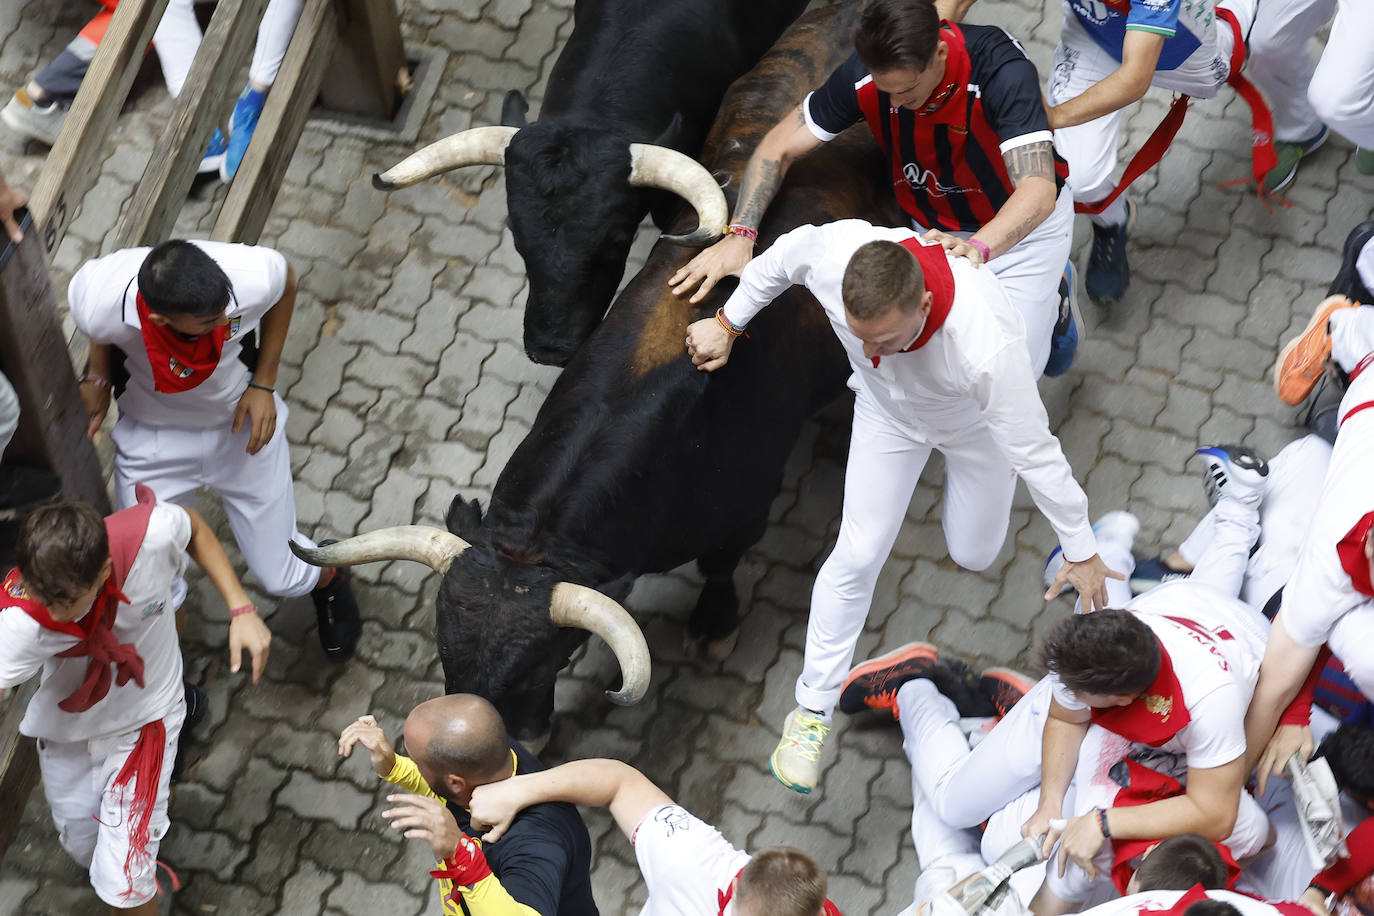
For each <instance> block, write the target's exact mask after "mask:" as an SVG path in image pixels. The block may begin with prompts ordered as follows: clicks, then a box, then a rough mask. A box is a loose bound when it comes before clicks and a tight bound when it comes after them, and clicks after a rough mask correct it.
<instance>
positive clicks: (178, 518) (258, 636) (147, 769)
mask: <svg viewBox="0 0 1374 916" xmlns="http://www.w3.org/2000/svg"><path fill="white" fill-rule="evenodd" d="M188 553H189V554H190V555H191V557H192V558H193V559H195V560H196V562H197V563H198V564H200V566H201V567H202V568H204V570H205V572H206V574H207V575H208V577H209V578H210V580H211V581H212V582H213V583H214V584H215V586H216V588H217V589H218V590H219V592H220V594H221V595H222V596H223V597H224V600H225V602H226V604H228V606H229V607H230V608H231V609H232V610H231V611H230V621H231V622H230V625H229V644H230V664H231V667H232V668H233V670H235V671H237V670H238V667H239V664H240V661H241V659H242V651H243V649H245V648H246V649H248V651H249V653H250V655H251V657H252V668H253V680H254V682H256V681H257V679H258V677H259V676H260V675H261V673H262V668H263V666H264V665H265V664H266V661H267V648H268V644H269V642H270V635H269V634H268V632H267V628H266V626H265V625H264V624H263V623H262V621H261V620H260V619H259V618H258V616H257V613H256V612H255V611H254V608H253V605H252V604H251V603H250V602H249V600H248V596H247V595H246V594H244V592H243V587H242V586H241V585H240V584H239V581H238V579H237V578H236V577H235V575H234V570H233V567H232V566H231V565H230V564H229V558H228V557H227V556H225V554H224V550H223V548H222V547H220V545H219V541H217V540H216V539H215V535H214V532H213V531H211V530H210V527H209V525H207V524H206V523H205V521H204V520H203V519H201V518H200V516H199V515H197V514H196V513H195V512H194V511H193V510H189V509H187V510H183V509H181V508H180V507H177V506H174V505H171V504H168V503H158V502H156V500H155V499H154V497H153V494H152V492H151V491H150V490H148V489H147V488H144V487H139V489H138V498H137V502H136V503H135V504H134V505H133V506H131V507H130V508H128V509H125V510H123V511H121V512H117V513H115V514H114V515H112V516H110V517H108V518H106V519H104V520H103V521H102V519H101V518H100V515H99V514H98V513H97V512H96V511H95V510H94V509H92V508H91V507H89V506H87V505H84V504H81V503H59V504H55V505H47V506H41V507H39V508H38V509H36V510H34V512H33V513H32V514H31V515H30V516H29V517H28V518H27V519H26V520H25V522H24V526H23V527H22V529H21V530H20V534H19V539H18V542H17V544H16V547H15V554H16V557H17V560H18V566H17V568H16V569H14V570H12V571H11V572H10V573H9V575H8V576H6V577H5V580H4V583H3V586H0V688H8V687H13V686H16V685H18V684H22V683H24V682H25V681H27V680H28V679H29V678H31V677H32V676H33V675H35V674H37V673H39V672H40V671H41V672H42V681H41V682H40V684H39V687H38V690H37V692H36V693H35V694H34V695H33V698H32V699H31V700H30V701H29V705H28V708H27V709H26V710H25V713H24V719H23V721H22V722H20V724H19V731H20V732H21V733H23V734H25V735H29V736H31V737H34V738H37V739H38V761H39V766H40V768H41V771H42V776H43V790H44V794H45V795H46V796H47V800H48V805H49V807H50V808H51V809H52V816H53V821H54V823H55V825H56V827H57V832H58V836H59V838H60V840H61V842H62V846H63V848H64V849H66V850H67V852H68V853H69V854H71V856H72V858H74V859H75V860H76V861H77V862H79V863H81V865H82V866H84V867H85V868H87V869H88V870H89V871H90V878H91V885H92V887H93V888H94V889H95V891H96V893H97V894H98V895H99V896H100V898H101V899H102V900H103V901H105V903H107V904H109V906H110V910H111V912H113V913H139V914H148V916H154V914H156V913H157V901H156V899H155V896H156V893H157V883H156V877H155V872H156V859H157V849H158V844H159V842H160V841H161V839H162V837H163V836H164V835H165V834H166V832H167V827H168V819H167V798H168V789H169V785H170V781H171V775H172V765H173V763H174V761H175V758H176V746H177V738H178V736H179V734H180V732H181V727H182V722H183V720H184V718H185V715H186V702H185V698H184V693H183V689H182V682H181V670H182V668H181V652H180V651H179V649H178V648H177V631H176V622H175V611H176V608H177V606H178V604H179V603H180V599H181V597H182V596H184V594H185V592H184V590H183V589H181V588H179V587H180V586H181V585H182V579H181V575H182V572H183V571H184V569H185V566H186V556H187V554H188ZM178 592H180V593H178Z"/></svg>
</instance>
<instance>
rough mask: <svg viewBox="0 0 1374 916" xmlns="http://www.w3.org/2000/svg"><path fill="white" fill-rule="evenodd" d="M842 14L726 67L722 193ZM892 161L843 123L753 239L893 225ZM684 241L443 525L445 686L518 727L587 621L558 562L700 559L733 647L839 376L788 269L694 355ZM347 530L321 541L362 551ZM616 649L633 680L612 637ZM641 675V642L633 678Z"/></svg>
mask: <svg viewBox="0 0 1374 916" xmlns="http://www.w3.org/2000/svg"><path fill="white" fill-rule="evenodd" d="M853 18H854V10H853V9H852V8H850V7H843V8H841V7H828V8H825V9H822V10H818V11H816V12H814V13H811V14H808V15H807V16H805V17H803V18H802V19H801V20H799V21H798V22H797V23H796V24H795V25H794V26H793V27H792V28H791V29H790V30H789V32H788V33H787V34H786V35H785V36H784V37H783V38H782V39H781V40H780V41H779V43H778V44H777V46H776V47H775V48H774V49H773V50H772V51H771V52H770V53H769V54H768V56H766V57H765V58H764V59H763V60H762V61H761V62H760V63H759V65H758V66H757V67H755V69H754V70H752V71H751V72H750V73H749V74H748V75H746V76H745V77H743V78H742V79H740V80H739V81H738V82H737V83H736V84H735V85H734V87H732V89H731V90H730V92H729V94H728V95H727V96H726V99H725V102H724V104H723V106H722V110H721V113H720V115H719V117H718V118H717V120H716V123H715V126H714V127H713V129H712V132H711V135H710V136H709V138H708V140H707V143H706V148H705V152H704V154H703V157H702V158H703V161H704V163H705V164H706V165H707V167H708V168H711V169H712V170H713V171H717V172H718V173H725V174H728V175H729V176H730V181H729V184H728V186H727V193H728V194H729V196H731V197H732V198H733V196H734V192H735V189H736V187H737V183H738V179H739V176H740V174H741V173H742V172H743V169H744V165H745V163H746V161H747V159H748V156H749V154H750V152H751V151H752V150H753V149H754V147H755V146H756V145H757V143H758V142H759V140H760V139H761V138H762V136H763V134H764V133H765V132H766V131H767V130H768V129H769V128H770V127H771V126H772V125H773V124H774V123H776V121H777V120H779V119H780V118H781V117H782V116H783V115H784V114H785V113H786V112H787V111H788V110H789V109H790V108H791V107H792V106H794V105H796V104H797V103H798V102H799V101H800V100H801V99H802V98H803V96H804V95H805V94H806V92H807V91H808V90H809V89H811V88H812V87H814V86H816V85H818V84H819V83H820V82H821V81H822V80H823V79H824V78H825V77H826V76H827V75H828V74H829V72H830V71H831V70H832V69H833V68H834V67H835V66H837V65H838V64H839V63H840V62H842V61H843V60H844V58H845V56H846V55H847V54H848V53H850V49H851V45H850V43H849V36H850V35H851V34H852V20H853ZM886 175H887V169H886V167H885V164H884V162H883V160H882V158H881V155H880V154H879V152H878V150H877V147H876V146H875V145H874V144H873V142H872V140H871V139H870V138H869V137H868V136H867V135H866V134H861V133H859V132H858V131H857V130H856V131H849V132H847V133H846V134H845V135H844V136H843V137H841V138H840V139H838V140H836V141H835V142H832V143H830V144H827V145H826V146H825V147H824V148H822V149H821V150H819V151H817V152H816V153H815V154H813V155H810V156H807V157H806V158H804V159H803V160H801V161H800V162H798V163H797V164H796V165H795V166H794V167H793V168H792V169H791V171H790V172H789V173H788V177H787V181H786V183H785V185H784V187H783V188H782V189H781V193H780V194H779V195H778V197H777V199H776V200H775V201H774V203H773V205H772V206H771V207H770V209H769V211H768V215H767V218H766V219H765V220H764V221H763V225H762V227H761V239H760V242H761V245H765V246H766V245H767V244H768V243H769V242H771V241H772V240H773V239H776V238H777V237H778V236H779V235H780V234H782V233H783V232H786V231H787V230H789V229H792V228H794V227H796V226H799V225H803V224H806V223H822V222H827V221H831V220H835V219H842V218H846V217H861V218H865V219H868V220H870V221H872V222H875V223H883V224H887V225H899V224H900V223H901V222H902V215H901V213H900V211H899V210H898V209H897V207H896V204H895V202H894V199H893V196H892V193H891V191H890V189H889V188H888V186H887V181H886ZM691 219H692V216H691V215H690V213H686V214H683V215H682V217H681V220H680V221H681V222H688V223H690V221H691ZM692 253H693V252H692V250H690V249H688V248H686V247H684V246H682V245H680V244H675V243H672V242H668V241H660V242H659V243H658V244H657V245H656V246H655V247H654V249H653V250H652V251H651V252H650V255H649V259H648V262H647V263H646V264H645V266H644V268H643V270H641V271H640V272H639V274H638V275H637V276H636V277H635V278H634V279H633V280H632V281H631V282H630V284H629V285H628V286H627V287H626V289H625V290H624V291H623V292H622V293H621V294H620V296H619V297H617V299H616V301H615V303H614V304H613V306H612V307H611V310H610V312H609V313H608V314H607V316H606V318H605V320H604V321H603V322H602V323H601V324H600V325H599V326H598V327H597V329H596V331H595V332H594V333H593V334H592V336H591V337H590V338H589V339H588V340H587V342H586V344H585V345H584V346H583V347H582V348H581V349H580V350H579V351H578V353H577V355H576V356H575V357H574V358H573V360H572V361H571V362H570V363H569V364H568V367H567V368H566V369H565V370H564V372H563V374H562V375H561V377H560V378H559V379H558V381H557V382H556V383H555V385H554V388H553V390H552V391H551V392H550V394H549V397H548V399H547V400H546V401H545V402H544V404H543V406H542V407H541V408H540V410H539V413H538V416H537V417H536V418H535V421H534V425H533V427H532V428H531V430H530V432H529V434H528V435H527V436H526V437H525V439H524V441H523V442H521V444H520V445H519V446H518V447H517V449H516V450H515V453H514V454H513V455H512V456H511V458H510V461H509V463H508V464H507V465H506V467H505V469H504V470H503V472H502V473H501V476H500V478H499V479H498V481H497V483H496V487H495V489H494V491H493V493H492V500H491V506H490V508H489V510H488V512H487V514H486V516H485V518H482V517H481V513H480V509H479V508H478V506H477V505H476V503H475V502H471V503H464V502H463V501H462V500H461V499H455V500H454V503H453V506H452V508H451V509H450V511H449V518H448V526H449V528H450V530H451V531H452V532H453V533H455V534H457V535H459V536H460V537H462V538H463V539H465V540H466V541H467V542H469V543H470V545H471V546H470V547H469V548H468V549H467V550H465V551H464V552H463V553H462V554H461V555H459V556H458V557H457V559H455V560H454V561H453V563H452V565H451V566H449V567H447V571H446V573H445V575H444V579H443V582H442V585H441V587H440V590H439V596H438V612H437V637H438V644H439V655H440V658H441V660H442V662H443V667H444V674H445V681H446V688H447V689H448V691H450V692H468V693H476V694H479V695H482V696H485V697H487V698H489V699H490V700H491V701H492V702H493V703H495V705H496V706H497V708H498V709H499V710H500V711H501V713H502V715H503V716H504V717H505V719H506V722H507V724H508V726H509V727H510V729H511V730H512V732H513V733H514V734H515V735H517V736H518V737H520V738H522V739H531V738H534V737H537V736H541V735H544V734H546V733H547V730H548V728H549V718H550V714H551V712H552V709H553V690H554V681H555V678H556V676H557V674H558V671H559V670H560V669H561V668H563V667H564V666H565V665H566V664H567V662H568V659H569V656H570V655H571V654H572V652H573V651H574V650H575V649H576V648H577V647H578V646H579V645H581V643H582V642H584V641H585V640H586V639H587V636H588V633H587V631H586V630H585V629H572V628H568V627H559V626H557V625H555V623H554V622H553V621H552V620H551V618H550V604H551V599H552V596H553V594H554V590H555V588H556V587H560V586H559V585H558V583H560V582H563V583H574V584H576V585H580V586H589V587H591V588H593V589H596V590H598V591H600V592H601V593H603V594H604V595H607V596H609V597H610V598H612V599H614V600H615V601H617V602H618V601H620V600H623V598H624V597H625V596H626V594H628V592H629V590H630V587H631V585H632V584H633V582H634V580H635V578H636V577H637V576H639V575H641V574H644V573H652V572H661V571H665V570H668V569H672V568H674V567H676V566H678V565H680V564H682V563H685V562H687V561H689V560H692V559H696V560H697V561H698V564H699V567H700V569H701V571H702V573H703V575H704V576H705V578H706V585H705V587H704V589H703V591H702V593H701V596H700V598H699V600H698V602H697V605H696V608H695V609H694V610H693V612H692V615H691V619H690V621H689V623H688V642H689V645H692V644H695V645H696V646H698V647H701V646H703V645H705V646H706V648H707V649H708V650H714V651H713V653H712V654H719V653H720V652H721V651H728V648H729V647H730V646H732V645H733V638H734V635H735V633H736V630H737V626H738V608H739V605H738V599H737V597H736V593H735V587H734V582H733V573H734V570H735V567H736V565H737V564H738V563H739V560H740V558H741V557H742V555H743V554H744V552H745V551H746V550H747V549H748V548H749V547H750V546H752V545H753V544H754V543H755V542H756V541H757V540H758V539H759V538H760V537H761V536H762V535H763V533H764V530H765V528H766V525H767V520H768V514H769V507H770V505H771V503H772V501H773V498H774V497H775V496H776V494H777V492H778V489H779V487H780V485H781V480H782V472H783V466H784V464H785V462H786V459H787V456H788V454H789V452H790V451H791V449H792V447H793V445H794V443H795V442H796V439H797V436H798V434H799V433H800V431H801V428H802V425H803V423H804V422H805V420H806V419H807V417H808V416H809V415H810V414H811V413H813V412H814V411H815V410H816V409H818V408H820V407H821V406H823V405H824V404H826V403H827V402H829V401H830V400H832V399H833V398H834V397H836V396H837V395H838V394H840V393H841V392H843V391H844V390H845V380H846V378H847V377H848V374H849V368H848V363H847V361H846V358H845V355H844V352H843V350H842V349H841V348H840V346H839V343H838V342H837V341H836V340H835V339H834V336H833V333H832V331H831V329H830V326H829V324H828V322H827V320H826V318H825V315H824V313H823V311H822V310H821V308H820V307H819V305H818V304H817V303H816V302H815V300H814V299H813V298H812V297H811V296H810V294H809V293H807V292H806V291H805V290H804V289H802V288H799V287H794V288H792V289H791V290H789V291H788V292H786V293H784V294H783V295H782V296H780V297H779V298H778V299H777V300H776V301H775V302H774V304H773V305H771V306H770V307H769V308H767V309H765V310H764V311H763V312H762V313H761V314H760V315H759V316H758V317H757V318H756V319H755V320H754V321H753V322H752V323H751V325H750V335H751V337H750V338H749V339H746V340H741V341H740V342H739V343H738V344H737V345H736V347H735V349H734V354H733V356H732V357H731V360H730V363H729V365H728V366H726V367H725V368H724V369H722V370H720V371H718V372H716V373H714V374H710V375H708V374H707V373H703V372H700V371H698V370H697V369H695V368H694V367H693V366H692V364H691V362H690V360H689V359H688V358H687V356H686V353H685V351H684V346H683V337H684V336H685V330H686V327H687V325H688V323H689V322H691V321H692V320H694V319H696V318H699V317H702V316H709V315H710V314H711V313H712V312H713V311H714V310H715V308H716V307H717V306H718V305H719V304H721V302H723V293H717V294H713V296H712V297H711V300H710V301H708V302H707V303H705V304H704V305H703V306H701V307H696V306H691V305H689V304H688V303H687V302H686V301H685V300H684V299H679V298H677V297H675V296H673V295H672V294H671V293H670V292H669V290H668V287H667V284H666V281H667V278H668V277H669V276H671V275H672V274H673V272H674V271H676V270H677V269H678V268H679V267H680V266H682V264H683V263H684V262H685V261H686V260H687V258H688V257H690V255H691V254H692ZM347 544H348V542H344V543H342V544H339V545H336V546H335V547H331V548H328V549H327V550H328V551H330V552H329V553H326V552H324V551H321V552H319V553H317V554H314V555H313V556H314V558H315V559H316V560H317V561H322V562H326V563H329V562H335V563H342V562H349V561H350V560H357V559H359V558H360V555H359V554H356V553H355V554H353V555H352V556H350V555H349V554H348V552H347ZM393 556H394V555H393ZM368 558H370V559H378V558H380V557H378V556H372V557H368ZM561 588H565V589H566V586H561ZM621 613H622V614H623V611H622V612H621ZM632 628H633V626H632ZM636 636H637V638H638V639H639V640H640V641H641V642H642V636H639V635H638V633H637V631H636ZM618 654H620V653H618ZM621 665H622V671H623V672H624V673H625V675H626V684H627V691H626V692H627V693H630V694H632V693H634V692H635V691H634V690H632V689H630V687H629V682H630V680H631V677H630V672H629V669H628V667H627V665H626V660H625V658H624V656H623V655H621ZM645 683H647V662H646V670H645V671H644V672H643V678H642V679H641V682H640V683H639V686H638V690H639V692H642V690H643V686H644V684H645ZM620 699H627V700H629V701H633V700H635V699H638V696H624V695H622V696H621V697H620Z"/></svg>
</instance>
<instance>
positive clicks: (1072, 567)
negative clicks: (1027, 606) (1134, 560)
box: [1045, 554, 1126, 613]
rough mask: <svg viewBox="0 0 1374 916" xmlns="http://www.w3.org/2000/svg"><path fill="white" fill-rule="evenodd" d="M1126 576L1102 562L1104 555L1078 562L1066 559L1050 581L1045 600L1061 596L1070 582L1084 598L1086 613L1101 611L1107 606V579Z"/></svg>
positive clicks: (1079, 595) (1080, 596)
mask: <svg viewBox="0 0 1374 916" xmlns="http://www.w3.org/2000/svg"><path fill="white" fill-rule="evenodd" d="M1125 578H1126V577H1125V576H1124V575H1122V574H1121V573H1119V572H1117V571H1116V570H1114V569H1109V568H1108V567H1107V564H1106V563H1103V562H1102V557H1100V556H1099V555H1097V554H1093V555H1092V556H1090V557H1088V559H1086V560H1083V561H1081V562H1077V563H1075V562H1073V561H1072V560H1065V561H1064V565H1063V566H1061V567H1060V568H1059V574H1058V575H1057V576H1055V577H1054V581H1053V582H1052V583H1050V588H1049V591H1047V592H1045V600H1046V601H1051V600H1053V599H1055V598H1057V597H1059V592H1060V591H1061V590H1062V589H1063V588H1064V586H1065V585H1066V584H1068V585H1072V586H1073V587H1074V588H1075V589H1077V590H1078V597H1079V598H1081V599H1082V600H1083V610H1084V612H1085V613H1086V612H1088V611H1100V610H1102V609H1103V608H1105V607H1106V606H1107V580H1108V579H1125Z"/></svg>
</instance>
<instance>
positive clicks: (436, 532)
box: [291, 525, 469, 573]
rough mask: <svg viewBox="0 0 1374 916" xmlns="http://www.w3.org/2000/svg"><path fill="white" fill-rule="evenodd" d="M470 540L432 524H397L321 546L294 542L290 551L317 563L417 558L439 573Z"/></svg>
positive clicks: (348, 562)
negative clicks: (304, 545)
mask: <svg viewBox="0 0 1374 916" xmlns="http://www.w3.org/2000/svg"><path fill="white" fill-rule="evenodd" d="M468 546H469V545H468V542H467V541H465V540H463V539H462V538H460V537H458V535H456V534H450V533H449V532H447V531H445V530H443V529H442V528H434V527H432V526H430V525H398V526H396V527H394V528H379V529H377V530H376V531H369V532H367V533H366V534H360V535H358V536H357V537H351V538H346V539H344V540H342V541H338V542H336V543H333V544H328V545H326V546H322V547H302V546H301V545H300V544H297V543H296V542H295V541H292V542H291V552H292V553H294V554H295V555H296V556H298V557H300V558H301V559H302V560H304V561H305V562H307V563H310V564H312V565H314V566H355V565H357V564H359V563H375V562H377V561H378V560H414V561H415V562H417V563H423V564H425V565H426V566H428V567H429V568H430V569H432V570H434V571H435V572H437V573H444V572H447V571H448V567H449V564H450V563H452V562H453V559H454V557H456V556H458V554H460V553H462V552H463V551H464V550H467V549H468Z"/></svg>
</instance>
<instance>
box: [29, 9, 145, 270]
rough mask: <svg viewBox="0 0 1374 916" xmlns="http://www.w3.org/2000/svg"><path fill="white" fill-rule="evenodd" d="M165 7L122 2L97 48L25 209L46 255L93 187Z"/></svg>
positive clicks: (50, 251) (55, 245)
mask: <svg viewBox="0 0 1374 916" xmlns="http://www.w3.org/2000/svg"><path fill="white" fill-rule="evenodd" d="M166 8H167V0H124V2H123V3H120V4H119V7H118V8H117V9H116V10H115V13H114V16H113V17H112V18H111V20H110V26H109V28H108V29H107V30H106V31H105V37H104V38H103V39H102V40H101V42H100V47H99V48H97V49H96V52H95V57H94V59H92V60H91V66H90V69H88V70H87V71H86V78H85V79H84V80H82V81H81V89H80V91H79V92H77V94H76V99H75V100H74V101H73V102H72V107H71V110H70V111H68V112H67V119H66V121H65V122H64V123H63V125H62V130H61V132H60V133H59V134H58V135H57V142H56V143H55V144H53V148H52V151H51V152H50V153H48V158H47V160H46V161H45V162H44V163H43V170H42V172H40V173H39V176H38V181H37V182H36V183H35V185H34V188H33V193H32V195H30V200H29V209H30V210H31V211H32V212H33V214H34V222H35V223H36V224H37V225H38V235H39V236H40V237H41V239H42V242H43V249H44V250H45V251H46V252H47V253H48V254H49V255H51V254H52V253H53V252H54V251H56V250H57V246H58V243H60V242H61V241H62V236H63V235H64V234H65V233H66V230H67V226H68V225H69V224H70V223H71V219H72V214H73V213H74V212H75V210H76V208H77V207H78V206H79V205H80V204H81V199H82V198H83V197H84V196H85V195H86V192H87V191H88V190H90V188H91V185H92V184H94V183H95V178H96V175H97V174H99V171H100V169H99V165H100V162H101V160H103V159H104V158H105V156H106V154H107V152H108V150H107V149H106V145H105V142H106V140H108V139H109V136H110V131H111V130H112V129H113V128H114V122H115V118H116V117H118V116H119V112H120V109H122V108H123V107H124V101H125V99H127V98H128V97H129V89H130V87H131V86H133V83H134V77H135V76H137V75H138V70H139V68H140V67H141V66H142V65H143V53H144V49H145V48H147V47H148V43H149V42H150V41H152V38H153V32H154V31H155V30H156V29H157V24H158V22H159V21H160V20H161V19H162V12H163V10H165V9H166Z"/></svg>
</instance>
